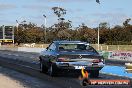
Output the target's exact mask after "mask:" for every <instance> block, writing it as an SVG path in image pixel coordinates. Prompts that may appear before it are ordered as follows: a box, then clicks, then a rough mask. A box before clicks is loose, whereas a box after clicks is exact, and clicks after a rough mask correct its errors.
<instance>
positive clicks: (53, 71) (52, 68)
mask: <svg viewBox="0 0 132 88" xmlns="http://www.w3.org/2000/svg"><path fill="white" fill-rule="evenodd" d="M48 73H49V75H50V76H52V77H54V76H57V67H56V65H53V64H51V65H50V67H49V69H48Z"/></svg>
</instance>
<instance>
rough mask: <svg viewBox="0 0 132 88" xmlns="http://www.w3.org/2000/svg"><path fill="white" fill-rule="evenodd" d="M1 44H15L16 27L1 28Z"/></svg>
mask: <svg viewBox="0 0 132 88" xmlns="http://www.w3.org/2000/svg"><path fill="white" fill-rule="evenodd" d="M0 43H1V44H9V43H14V27H13V26H4V25H3V26H1V27H0Z"/></svg>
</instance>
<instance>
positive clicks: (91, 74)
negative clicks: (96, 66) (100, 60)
mask: <svg viewBox="0 0 132 88" xmlns="http://www.w3.org/2000/svg"><path fill="white" fill-rule="evenodd" d="M90 77H94V78H97V77H99V70H93V71H91V72H90Z"/></svg>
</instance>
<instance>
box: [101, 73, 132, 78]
mask: <svg viewBox="0 0 132 88" xmlns="http://www.w3.org/2000/svg"><path fill="white" fill-rule="evenodd" d="M100 73H102V74H106V75H113V76H120V77H126V78H130V79H132V77H128V76H123V75H117V74H112V73H106V72H100Z"/></svg>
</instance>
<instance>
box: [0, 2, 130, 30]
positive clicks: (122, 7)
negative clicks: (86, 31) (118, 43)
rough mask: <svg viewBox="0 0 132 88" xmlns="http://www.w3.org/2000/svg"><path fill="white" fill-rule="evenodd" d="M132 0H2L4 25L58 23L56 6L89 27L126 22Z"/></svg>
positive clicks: (1, 21) (0, 15)
mask: <svg viewBox="0 0 132 88" xmlns="http://www.w3.org/2000/svg"><path fill="white" fill-rule="evenodd" d="M131 3H132V0H100V4H98V3H96V0H0V25H14V26H15V25H16V20H18V22H19V23H20V22H22V21H23V20H26V21H27V22H32V23H35V24H37V25H38V26H40V25H42V24H44V17H43V15H46V18H47V22H46V26H47V27H49V26H51V25H53V24H54V23H56V22H57V16H56V15H55V14H54V13H53V10H52V7H57V6H59V7H62V8H64V9H66V10H67V14H66V15H65V16H64V17H65V19H66V20H71V21H72V25H73V27H77V26H78V25H80V24H82V23H85V25H87V26H88V27H92V28H94V27H98V25H99V23H101V22H108V23H109V25H110V26H115V25H122V23H123V22H124V21H125V20H126V19H127V18H132V11H131V9H132V4H131ZM130 24H132V21H131V22H130Z"/></svg>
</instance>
